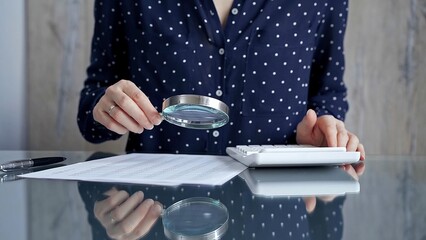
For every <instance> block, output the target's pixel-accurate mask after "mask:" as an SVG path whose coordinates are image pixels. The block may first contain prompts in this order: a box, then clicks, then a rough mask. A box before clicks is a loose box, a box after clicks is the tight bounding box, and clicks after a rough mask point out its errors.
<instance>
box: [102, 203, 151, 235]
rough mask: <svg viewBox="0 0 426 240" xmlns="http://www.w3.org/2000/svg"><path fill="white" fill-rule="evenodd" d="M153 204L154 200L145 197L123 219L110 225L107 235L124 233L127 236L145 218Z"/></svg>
mask: <svg viewBox="0 0 426 240" xmlns="http://www.w3.org/2000/svg"><path fill="white" fill-rule="evenodd" d="M152 205H154V200H152V199H146V200H144V201H143V202H142V203H140V204H139V206H138V207H136V208H135V209H134V211H132V213H130V214H129V215H128V216H127V217H126V218H125V219H123V220H122V221H121V222H119V223H118V224H117V225H115V226H114V227H112V228H111V229H110V231H109V232H108V235H111V236H116V235H125V236H128V235H129V234H131V232H132V231H133V230H134V229H135V228H136V226H138V225H139V223H140V222H141V221H142V219H144V218H145V216H146V214H147V213H148V211H149V209H150V208H151V206H152Z"/></svg>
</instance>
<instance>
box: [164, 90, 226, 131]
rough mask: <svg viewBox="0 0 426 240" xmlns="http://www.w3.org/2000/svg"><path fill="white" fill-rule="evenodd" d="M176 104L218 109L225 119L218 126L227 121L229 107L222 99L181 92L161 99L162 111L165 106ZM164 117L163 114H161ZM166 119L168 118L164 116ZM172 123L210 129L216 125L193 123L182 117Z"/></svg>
mask: <svg viewBox="0 0 426 240" xmlns="http://www.w3.org/2000/svg"><path fill="white" fill-rule="evenodd" d="M178 105H194V106H204V107H208V108H211V109H214V110H216V111H220V112H221V113H222V115H223V116H225V121H222V122H223V123H220V124H219V125H220V126H219V127H221V126H223V125H225V124H226V123H227V122H228V121H229V114H228V113H229V107H228V106H227V105H226V104H225V103H224V102H222V101H220V100H218V99H215V98H212V97H207V96H201V95H194V94H182V95H175V96H171V97H169V98H167V99H166V100H164V101H163V106H162V108H163V112H164V110H165V109H166V108H168V107H172V106H178ZM163 117H164V116H163ZM165 119H166V120H168V118H165ZM172 123H173V124H176V125H179V126H183V127H187V128H195V129H212V128H216V127H209V126H208V125H210V124H208V125H203V124H199V125H194V124H191V123H187V122H185V120H184V119H181V121H178V120H176V121H173V122H172Z"/></svg>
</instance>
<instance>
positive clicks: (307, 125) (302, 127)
mask: <svg viewBox="0 0 426 240" xmlns="http://www.w3.org/2000/svg"><path fill="white" fill-rule="evenodd" d="M316 122H317V114H316V113H315V111H314V110H312V109H308V111H307V112H306V115H305V116H304V117H303V119H302V121H300V123H299V124H298V125H297V129H296V132H297V134H296V138H297V139H296V141H297V143H298V144H313V141H312V133H313V128H314V127H315V123H316Z"/></svg>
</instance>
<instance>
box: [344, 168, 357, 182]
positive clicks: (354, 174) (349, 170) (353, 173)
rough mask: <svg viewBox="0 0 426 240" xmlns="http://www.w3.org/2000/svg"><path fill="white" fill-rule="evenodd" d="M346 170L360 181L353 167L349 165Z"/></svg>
mask: <svg viewBox="0 0 426 240" xmlns="http://www.w3.org/2000/svg"><path fill="white" fill-rule="evenodd" d="M344 170H345V171H346V172H347V173H348V174H349V175H351V176H352V177H353V178H354V179H355V180H359V177H358V174H357V173H356V171H355V169H354V168H353V167H352V165H350V164H347V165H345V166H344Z"/></svg>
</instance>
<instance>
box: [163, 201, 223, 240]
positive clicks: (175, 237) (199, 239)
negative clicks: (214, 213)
mask: <svg viewBox="0 0 426 240" xmlns="http://www.w3.org/2000/svg"><path fill="white" fill-rule="evenodd" d="M197 202H198V203H205V204H211V205H215V206H217V207H218V208H219V209H222V210H224V211H225V212H226V220H225V222H224V223H223V224H222V225H221V226H220V227H219V228H217V229H215V230H213V231H211V232H208V233H204V234H200V235H194V236H186V235H183V234H181V233H178V232H173V231H170V230H169V229H167V228H166V226H165V225H164V217H165V216H164V215H167V213H168V212H172V211H174V210H176V209H179V208H182V207H184V206H185V205H188V204H192V203H197ZM162 217H163V227H164V234H165V235H166V237H167V238H169V239H171V240H211V239H220V238H221V237H222V236H223V235H224V234H225V233H226V231H227V230H228V220H229V213H228V209H227V208H226V206H225V205H224V204H223V203H221V202H220V201H219V200H214V199H212V198H208V197H192V198H187V199H183V200H181V201H179V202H176V203H174V204H172V205H171V206H170V207H168V208H167V209H166V210H165V212H164V213H163V215H162Z"/></svg>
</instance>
